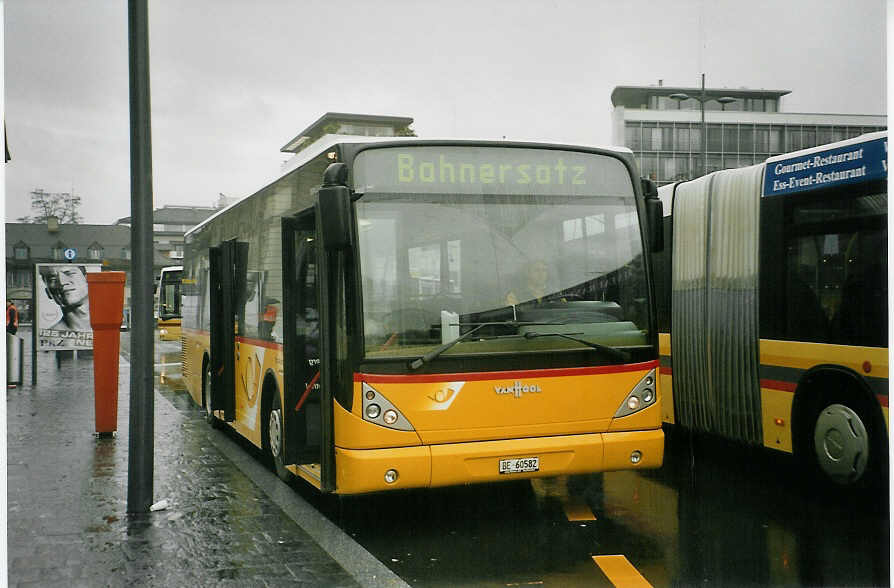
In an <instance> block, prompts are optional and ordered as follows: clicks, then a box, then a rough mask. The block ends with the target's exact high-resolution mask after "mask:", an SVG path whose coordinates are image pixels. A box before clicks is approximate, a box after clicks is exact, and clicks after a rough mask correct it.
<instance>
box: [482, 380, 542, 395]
mask: <svg viewBox="0 0 894 588" xmlns="http://www.w3.org/2000/svg"><path fill="white" fill-rule="evenodd" d="M494 391H495V392H496V393H497V394H512V395H513V396H515V397H516V398H521V396H522V394H531V393H534V392H537V393H539V392H543V390H541V389H540V386H539V385H537V384H522V383H521V382H519V381H518V380H516V382H515V384H513V385H512V386H494Z"/></svg>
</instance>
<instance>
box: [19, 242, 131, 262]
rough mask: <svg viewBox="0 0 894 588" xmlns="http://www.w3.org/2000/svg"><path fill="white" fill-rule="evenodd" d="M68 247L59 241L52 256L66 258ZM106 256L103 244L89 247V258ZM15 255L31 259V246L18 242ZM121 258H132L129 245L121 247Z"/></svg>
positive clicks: (95, 258) (59, 258) (99, 258)
mask: <svg viewBox="0 0 894 588" xmlns="http://www.w3.org/2000/svg"><path fill="white" fill-rule="evenodd" d="M66 249H68V246H67V245H65V244H63V243H57V244H56V245H54V246H53V248H52V249H50V257H51V258H53V259H58V260H62V259H64V258H65V250H66ZM104 256H105V249H104V248H103V246H102V245H98V244H94V245H91V246H90V247H89V248H88V249H87V258H88V259H94V260H101V259H102V258H103V257H104ZM13 257H14V258H15V259H19V260H25V259H30V257H31V248H30V247H28V246H27V245H26V244H24V243H17V244H16V245H14V246H13ZM121 259H130V249H129V248H127V247H122V248H121Z"/></svg>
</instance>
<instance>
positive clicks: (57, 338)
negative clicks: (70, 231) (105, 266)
mask: <svg viewBox="0 0 894 588" xmlns="http://www.w3.org/2000/svg"><path fill="white" fill-rule="evenodd" d="M101 270H102V266H101V265H100V264H76V263H39V264H37V266H36V273H37V275H36V276H34V280H35V284H37V298H36V300H35V309H34V317H35V322H36V325H37V349H38V350H39V351H49V350H53V349H93V329H92V328H91V327H90V303H89V300H88V298H87V272H98V271H101Z"/></svg>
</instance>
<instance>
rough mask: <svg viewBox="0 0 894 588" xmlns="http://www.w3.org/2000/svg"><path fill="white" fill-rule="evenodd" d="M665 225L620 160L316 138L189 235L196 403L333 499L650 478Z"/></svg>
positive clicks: (186, 338) (655, 455)
mask: <svg viewBox="0 0 894 588" xmlns="http://www.w3.org/2000/svg"><path fill="white" fill-rule="evenodd" d="M661 218H662V215H661V203H660V201H659V200H658V198H657V190H656V189H655V187H654V184H652V183H651V182H648V181H642V180H640V178H639V176H638V173H637V172H636V168H635V162H634V160H633V158H632V154H631V153H630V152H629V150H626V149H599V148H584V147H572V146H565V145H553V144H540V143H512V142H486V141H434V140H419V139H416V138H387V139H386V138H375V137H349V136H338V135H326V136H324V137H322V138H320V139H318V140H317V141H316V142H315V143H314V144H312V145H311V146H309V147H308V148H306V149H305V150H304V151H302V152H300V153H299V154H297V155H296V156H295V159H293V160H292V162H291V163H290V164H288V165H287V167H286V170H285V172H284V174H283V175H282V176H281V177H279V179H277V180H275V181H273V182H272V183H270V184H269V185H267V186H266V187H264V188H263V189H261V190H260V191H258V192H257V193H255V194H253V195H251V196H248V197H246V198H244V199H243V200H241V201H240V202H237V203H235V204H233V205H232V206H230V207H229V208H227V209H225V210H223V211H221V212H219V213H217V214H216V215H215V216H212V217H210V218H209V219H207V220H206V221H205V222H203V223H202V224H200V225H198V226H197V227H195V228H194V229H192V230H191V231H190V232H188V233H187V235H186V251H185V259H184V272H185V274H184V280H183V301H184V303H183V306H184V312H183V339H182V341H183V375H184V379H185V381H186V384H187V388H188V391H189V394H190V395H191V396H192V398H193V400H194V401H195V402H196V403H197V404H198V405H199V406H201V407H204V410H205V412H206V415H207V418H208V420H209V421H210V422H211V423H212V424H213V425H215V426H229V427H231V428H232V429H233V430H234V431H235V432H236V433H238V434H239V435H241V436H243V437H244V438H245V439H246V440H248V441H249V442H250V443H251V444H253V445H254V446H256V447H257V448H259V449H260V450H262V451H263V453H264V455H266V456H267V459H270V460H271V462H272V465H273V467H274V468H275V470H276V472H277V474H278V475H279V476H280V477H281V478H282V479H284V480H289V479H293V478H294V477H295V476H297V477H298V478H300V479H303V480H305V481H306V482H307V483H309V484H311V485H312V486H314V487H316V488H317V489H318V490H320V491H322V492H326V493H337V494H359V493H367V492H377V491H383V490H391V489H403V488H424V487H436V486H448V485H459V484H471V483H480V482H494V481H501V480H516V479H524V478H533V477H543V476H556V475H562V474H574V473H589V472H598V471H606V470H618V469H640V468H656V467H659V466H660V465H661V463H662V460H663V455H664V433H663V430H662V424H661V417H660V414H661V408H660V394H659V389H658V388H657V386H656V384H657V371H658V332H657V319H656V315H655V310H654V309H655V307H654V299H653V295H652V284H651V276H650V260H649V259H648V258H647V256H644V255H643V252H644V251H648V250H649V249H648V248H649V247H650V243H655V244H656V245H655V246H656V247H657V246H661V245H663V240H662V239H661V238H660V234H659V233H658V232H659V231H660V230H661V227H662V224H661ZM650 219H651V220H650ZM649 227H652V229H651V231H653V232H654V234H653V233H650V232H649V230H650V229H649ZM532 276H534V277H536V278H537V280H538V281H539V283H538V284H537V286H539V289H537V290H536V292H535V287H534V285H533V281H534V278H532Z"/></svg>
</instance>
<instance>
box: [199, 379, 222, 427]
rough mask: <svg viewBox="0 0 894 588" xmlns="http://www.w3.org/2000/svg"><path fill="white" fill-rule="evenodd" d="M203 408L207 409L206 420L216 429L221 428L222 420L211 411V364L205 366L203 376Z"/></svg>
mask: <svg viewBox="0 0 894 588" xmlns="http://www.w3.org/2000/svg"><path fill="white" fill-rule="evenodd" d="M202 410H204V411H205V421H206V422H207V423H208V424H210V425H211V426H212V427H214V428H215V429H217V428H220V420H219V419H218V418H217V417H216V416H214V413H213V412H211V366H210V365H206V366H205V373H204V375H203V376H202Z"/></svg>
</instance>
